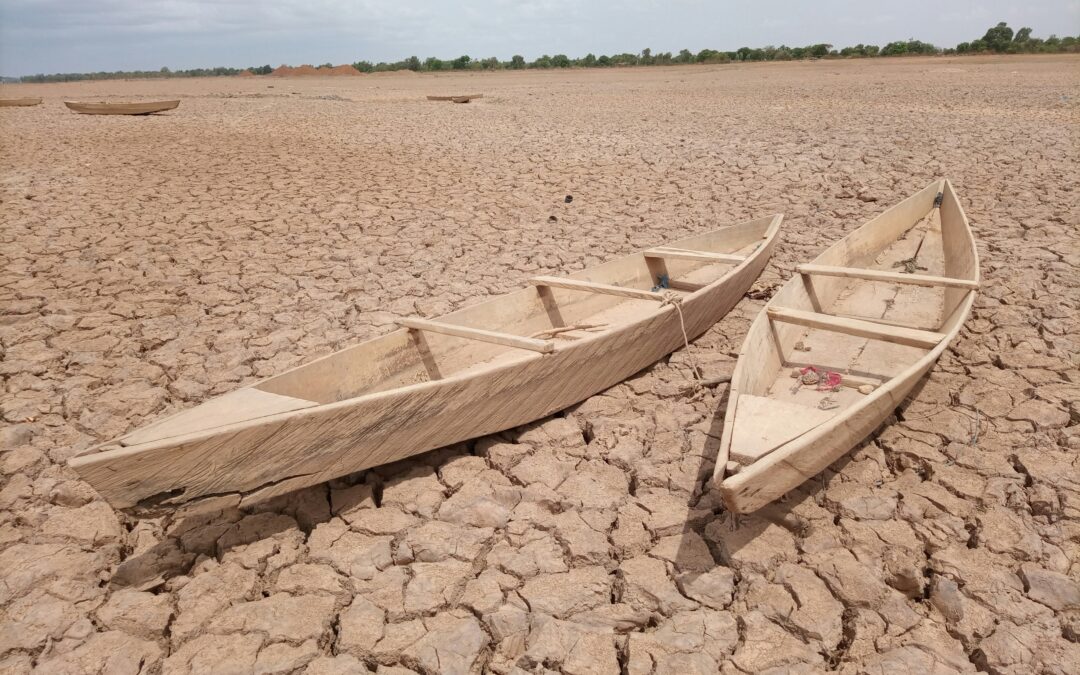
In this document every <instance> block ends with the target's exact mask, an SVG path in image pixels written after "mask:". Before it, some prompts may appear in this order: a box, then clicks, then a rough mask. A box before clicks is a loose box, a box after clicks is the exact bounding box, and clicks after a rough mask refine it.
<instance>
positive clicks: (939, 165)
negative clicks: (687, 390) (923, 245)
mask: <svg viewBox="0 0 1080 675" xmlns="http://www.w3.org/2000/svg"><path fill="white" fill-rule="evenodd" d="M346 80H347V81H346ZM271 87H272V88H271ZM443 90H455V91H456V90H461V91H466V90H468V91H477V92H481V91H482V92H483V93H484V98H483V99H480V100H477V101H474V102H472V103H470V104H469V105H467V106H465V105H461V106H452V105H445V104H439V103H429V102H427V101H426V100H425V95H426V94H428V93H431V92H433V91H443ZM2 94H3V96H5V97H9V96H10V97H16V96H42V97H44V99H45V102H44V104H43V105H41V106H35V107H33V108H11V109H5V110H4V111H3V114H2V115H0V130H2V132H3V135H2V138H3V140H2V141H0V143H2V145H3V151H2V152H0V177H2V181H0V200H2V204H0V237H2V240H0V262H2V265H0V378H2V384H3V396H2V403H0V415H2V417H3V429H2V431H0V672H3V673H9V672H10V673H25V672H32V671H34V670H35V669H36V670H37V671H39V672H42V673H56V672H62V673H63V672H71V673H77V672H95V673H99V672H100V673H105V672H109V673H137V672H145V673H158V672H162V673H187V672H206V671H208V670H210V669H214V670H217V671H219V672H223V671H230V672H252V671H257V672H262V673H292V672H307V673H351V672H378V673H384V674H386V673H389V674H398V675H400V674H404V673H409V672H416V673H425V674H427V673H436V672H446V673H469V672H493V673H522V672H560V673H567V674H568V675H572V674H577V673H613V674H617V673H620V672H626V673H635V674H636V673H658V674H659V673H673V674H674V673H680V674H681V673H696V672H700V673H714V672H717V671H720V672H725V673H740V672H742V673H753V672H765V671H770V670H773V671H790V670H798V671H801V672H817V671H827V670H838V671H841V672H846V673H861V672H868V673H877V672H896V671H902V670H905V669H906V670H913V671H914V670H917V671H925V672H941V673H946V672H954V671H955V672H973V671H976V670H982V671H987V672H992V673H1032V672H1040V673H1042V672H1045V673H1070V672H1076V668H1077V666H1076V664H1077V663H1080V646H1078V645H1077V635H1078V633H1080V588H1078V585H1077V581H1076V580H1077V577H1078V574H1080V568H1078V565H1080V561H1078V557H1080V522H1078V518H1080V478H1078V476H1080V471H1078V470H1077V451H1078V450H1080V409H1078V400H1080V385H1078V382H1080V364H1078V361H1077V353H1078V352H1080V340H1078V338H1077V335H1080V319H1078V318H1077V305H1078V303H1080V292H1078V287H1080V274H1078V270H1080V243H1078V239H1080V236H1078V234H1077V226H1078V225H1080V199H1078V194H1077V189H1076V185H1078V184H1080V171H1078V168H1077V163H1076V155H1077V140H1076V135H1075V128H1076V121H1077V115H1078V109H1077V101H1078V100H1080V59H1078V58H1076V57H1053V58H1038V57H1036V58H963V59H951V60H950V59H887V60H880V61H850V62H831V61H821V62H814V63H792V64H764V65H761V66H746V67H736V66H725V67H700V68H698V67H683V68H664V69H661V68H656V69H635V70H625V71H624V70H620V71H617V72H610V71H580V72H567V73H547V72H528V73H516V74H512V73H499V74H492V75H482V76H480V75H472V74H466V75H452V76H445V77H444V76H438V77H435V76H427V75H390V76H365V77H355V78H341V79H323V78H313V79H277V78H274V79H269V78H244V79H240V78H219V79H206V80H191V81H189V80H184V81H180V80H166V81H153V82H85V83H71V84H66V85H42V86H29V85H15V86H9V85H4V86H3V87H2ZM140 96H141V97H147V98H180V99H181V100H182V101H183V102H182V105H181V106H180V108H178V109H177V110H176V111H173V112H170V113H165V114H162V115H158V116H154V117H150V118H145V119H139V118H134V119H133V118H110V117H88V116H79V115H72V114H70V113H69V112H68V111H66V110H65V109H63V107H62V104H61V103H60V102H61V101H62V100H63V99H64V98H70V99H80V100H81V99H85V100H101V99H107V98H109V97H115V98H117V99H132V98H135V97H140ZM941 176H946V177H948V178H950V179H951V181H952V182H953V184H954V185H955V186H956V188H957V191H958V193H959V194H960V195H961V197H962V199H963V202H964V207H965V209H966V210H967V213H968V216H969V218H970V219H971V222H972V227H973V229H974V231H975V235H976V237H977V239H978V242H979V249H980V250H979V252H980V255H981V257H982V261H983V286H982V289H981V290H980V294H979V298H978V300H977V302H976V305H975V309H974V311H973V313H972V316H971V318H970V320H969V321H968V322H967V325H966V326H965V328H964V330H963V331H962V333H961V335H960V337H959V338H958V339H957V341H956V342H955V343H954V344H953V345H952V347H951V348H950V349H949V350H948V351H947V352H946V354H945V355H944V356H943V358H942V359H941V361H940V362H939V363H938V365H937V366H936V367H935V368H934V370H933V371H932V374H931V376H930V377H929V378H928V380H927V381H926V382H925V383H924V384H923V385H922V386H920V387H918V388H917V389H916V391H915V392H914V393H913V394H912V396H911V397H910V399H909V400H908V401H907V402H906V403H905V405H904V407H903V408H902V409H901V411H900V412H899V414H898V415H897V417H896V419H894V420H892V421H891V422H890V423H889V424H887V425H886V426H885V427H884V428H883V429H882V430H881V431H880V433H879V434H877V435H876V436H875V437H873V438H872V439H871V441H870V442H868V443H866V444H863V445H862V446H861V447H859V448H858V449H856V450H855V451H854V452H852V453H851V454H850V455H849V456H848V457H846V458H844V459H843V460H841V461H839V462H837V463H836V464H834V465H833V466H832V467H831V468H830V469H829V470H827V471H826V472H825V473H824V474H823V475H822V476H820V477H818V478H817V479H815V480H813V481H811V482H809V483H807V484H805V485H804V486H803V487H802V488H800V489H799V490H797V491H795V492H793V493H791V494H789V495H788V496H787V498H786V499H785V500H783V501H781V502H778V503H775V504H773V505H771V506H769V507H768V508H766V509H764V510H762V511H760V512H758V513H756V514H754V515H752V516H746V517H740V518H738V519H734V518H731V517H729V516H727V515H725V514H724V513H723V510H722V508H721V502H720V499H719V495H718V494H717V493H716V492H715V491H714V490H712V489H710V487H709V486H708V484H707V479H708V477H709V475H710V474H711V472H712V461H713V459H714V457H715V454H716V444H717V442H718V439H719V432H720V425H721V421H722V419H723V410H724V407H725V405H726V394H727V390H726V387H725V386H720V387H718V388H716V389H715V390H712V391H710V392H708V393H707V394H705V395H699V396H696V397H695V396H689V395H685V394H682V393H681V391H682V390H683V388H684V387H685V385H686V382H687V377H688V372H689V371H688V359H687V356H686V354H685V353H683V352H681V351H680V352H676V353H675V354H674V355H673V356H672V357H671V358H670V359H667V360H665V361H664V362H662V363H659V364H657V365H656V366H654V367H651V368H649V369H647V370H646V371H644V372H642V373H640V374H638V375H636V376H635V377H633V378H631V379H629V380H627V381H626V382H624V383H622V384H619V385H617V386H615V387H613V388H612V389H610V390H608V391H606V392H604V393H602V394H600V395H597V396H594V397H592V398H590V399H588V400H587V401H585V402H584V403H582V404H580V405H578V406H575V407H573V408H571V409H569V410H567V411H565V413H564V414H561V415H558V416H556V417H553V418H549V419H546V420H543V421H541V422H539V423H537V424H533V425H530V426H528V427H524V428H519V429H515V430H512V431H510V432H507V433H503V434H499V435H497V436H493V437H486V438H482V439H478V440H476V441H474V442H471V443H468V444H463V445H461V446H456V447H451V448H445V449H442V450H437V451H434V452H431V453H427V454H425V455H422V456H420V457H417V458H414V459H412V460H409V461H405V462H401V463H399V464H394V465H389V466H384V467H379V468H377V469H373V470H370V471H367V472H365V473H363V474H360V475H355V476H352V477H351V478H350V479H348V480H340V481H335V482H332V483H330V484H325V485H319V486H316V487H312V488H308V489H305V490H303V491H300V492H297V493H294V494H291V495H287V496H284V497H280V498H276V499H275V500H273V501H271V502H267V503H265V504H262V505H259V506H257V507H255V508H251V509H248V510H245V511H237V510H232V511H226V512H221V513H215V514H209V515H204V516H199V517H191V518H186V519H169V518H162V519H156V520H142V521H135V520H131V519H129V518H128V517H126V516H124V515H123V514H120V513H118V512H116V511H114V510H113V509H112V508H110V507H109V506H108V505H107V504H106V503H105V502H104V501H102V500H101V499H100V497H98V496H97V495H96V494H95V493H94V492H93V491H92V490H91V489H89V488H88V486H87V485H86V484H84V483H82V482H80V481H79V480H77V478H76V477H75V475H74V474H73V472H71V471H70V470H69V469H67V468H66V467H65V465H64V461H65V460H66V459H67V458H68V457H69V456H71V455H72V454H73V453H75V452H76V451H78V450H80V449H82V448H85V447H89V446H90V445H92V444H94V443H96V442H98V441H101V440H105V439H107V438H111V437H115V436H117V435H119V434H121V433H123V432H125V431H127V430H130V429H133V428H135V427H136V426H138V425H139V424H140V423H143V422H145V421H148V420H150V419H152V418H154V417H156V416H158V415H160V414H164V413H167V412H170V411H174V410H179V409H183V408H187V407H191V406H193V405H194V404H196V403H198V402H200V401H203V400H206V399H207V398H209V397H210V396H212V395H215V394H218V393H224V392H226V391H229V390H231V389H234V388H236V387H237V386H239V385H241V384H243V383H246V382H248V381H251V380H252V379H253V378H257V377H265V376H269V375H273V374H275V373H280V372H282V371H283V370H285V369H287V368H289V367H291V366H294V365H297V364H299V363H301V362H302V361H304V360H307V359H310V358H313V357H315V356H319V355H322V354H326V353H329V352H331V351H333V350H335V349H339V348H341V347H343V346H345V345H348V344H352V343H354V342H356V341H359V340H361V339H364V338H367V337H371V336H374V335H378V334H381V333H383V332H386V331H388V330H390V329H391V328H392V326H393V325H394V324H393V322H394V320H395V319H396V318H397V317H402V316H437V315H439V314H442V313H445V312H447V311H451V310H453V309H456V308H459V307H461V306H463V305H465V304H467V303H470V302H475V301H476V300H479V299H482V298H484V297H487V296H489V295H492V294H496V293H501V292H506V291H509V290H512V289H515V288H519V287H521V286H522V284H523V283H524V280H525V279H527V278H528V277H530V276H536V275H542V274H550V275H558V274H560V273H564V272H567V271H572V270H579V269H582V268H584V267H586V266H588V265H592V264H596V263H599V262H602V261H604V260H608V259H611V258H614V257H617V256H619V255H623V254H626V253H629V252H631V251H634V250H637V249H640V248H642V247H645V246H648V245H651V244H654V243H658V242H663V241H670V240H672V239H675V238H677V237H681V236H686V235H689V234H693V233H695V232H702V231H706V230H709V229H713V228H714V227H715V226H716V224H717V223H722V222H735V221H738V220H743V219H747V218H752V217H758V216H763V215H766V214H768V213H772V212H776V211H782V212H784V213H785V214H786V217H785V223H784V232H783V234H782V241H781V243H780V245H779V246H778V247H777V250H776V253H775V255H774V257H773V260H772V262H771V263H770V265H769V267H767V268H766V271H765V272H764V274H763V275H762V276H761V278H760V279H759V280H758V282H757V283H756V284H755V286H754V288H753V289H752V290H751V292H750V293H749V294H748V297H747V298H745V299H744V300H743V301H742V302H740V304H739V305H738V306H737V307H736V308H735V310H734V311H733V312H732V313H731V314H730V315H729V316H728V317H727V318H725V319H724V320H722V321H721V322H720V323H718V324H717V325H716V326H715V327H713V328H712V329H711V330H709V331H708V332H707V333H706V334H705V335H704V336H703V337H702V338H700V339H699V340H697V341H696V342H695V343H694V344H693V345H692V349H693V352H694V355H695V358H696V359H697V361H698V362H699V363H700V364H701V365H702V366H703V368H704V369H705V371H706V376H709V377H715V376H719V375H723V374H725V373H729V372H730V371H731V369H732V367H733V365H734V354H735V352H736V351H737V350H738V348H739V345H740V344H741V342H742V338H743V335H744V334H745V331H746V329H747V327H748V326H749V323H750V321H751V320H752V318H753V317H754V315H755V314H756V313H757V312H758V311H759V310H760V308H761V307H762V306H763V305H764V303H765V301H766V300H767V299H768V297H770V295H771V293H772V292H773V291H774V290H775V289H776V288H777V287H778V286H779V284H780V283H781V282H782V281H783V280H784V279H786V278H788V276H789V275H790V274H791V272H792V270H793V269H794V266H795V265H796V264H798V263H799V262H805V261H808V260H811V259H813V257H814V256H815V255H817V253H819V252H820V251H821V250H823V249H824V248H825V247H826V246H828V245H829V244H830V243H832V242H834V241H836V240H837V239H839V238H840V237H842V236H843V235H844V234H845V233H847V232H850V231H851V230H853V229H854V228H855V227H857V226H858V225H859V224H861V223H862V222H865V221H866V220H867V219H868V218H869V217H872V216H873V215H875V214H876V213H878V212H880V211H881V210H883V209H884V208H886V207H887V206H889V205H891V204H893V203H895V202H897V201H899V200H900V199H902V198H903V197H905V196H907V195H908V194H910V193H911V192H912V191H913V190H915V189H918V188H919V187H922V186H924V185H926V184H927V183H929V182H930V181H931V180H933V179H935V178H937V177H941ZM566 195H572V196H573V200H572V202H571V203H566V201H565V196H566Z"/></svg>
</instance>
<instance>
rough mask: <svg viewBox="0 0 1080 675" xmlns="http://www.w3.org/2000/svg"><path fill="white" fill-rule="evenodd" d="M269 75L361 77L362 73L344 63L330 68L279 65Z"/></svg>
mask: <svg viewBox="0 0 1080 675" xmlns="http://www.w3.org/2000/svg"><path fill="white" fill-rule="evenodd" d="M270 74H271V75H277V76H278V77H296V76H298V75H361V74H362V73H361V72H360V71H359V70H357V69H356V68H353V67H352V66H350V65H349V64H347V63H346V64H343V65H340V66H332V67H330V68H316V67H315V66H311V65H307V64H304V65H302V66H298V67H296V68H293V67H291V66H286V65H281V66H278V67H277V68H275V69H274V70H273V72H271V73H270Z"/></svg>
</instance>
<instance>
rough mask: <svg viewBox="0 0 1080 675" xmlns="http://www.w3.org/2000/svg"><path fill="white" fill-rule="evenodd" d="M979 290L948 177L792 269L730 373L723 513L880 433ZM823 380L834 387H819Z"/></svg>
mask: <svg viewBox="0 0 1080 675" xmlns="http://www.w3.org/2000/svg"><path fill="white" fill-rule="evenodd" d="M939 203H940V206H936V204H939ZM978 285H979V257H978V254H977V253H976V250H975V239H974V237H973V236H972V234H971V229H970V228H969V226H968V222H967V218H966V216H965V215H964V210H963V208H961V206H960V203H959V202H958V201H957V198H956V194H955V193H954V192H953V188H952V185H950V184H949V182H948V181H947V180H941V181H937V182H935V183H933V184H931V185H930V186H928V187H926V188H925V189H924V190H922V191H920V192H919V193H918V194H915V195H914V196H912V197H910V198H908V199H906V200H904V201H903V202H901V203H900V204H897V205H896V206H894V207H892V208H891V209H889V210H887V211H885V212H884V213H882V214H881V215H879V216H878V217H877V218H874V219H873V220H871V221H870V222H868V223H866V224H865V225H863V226H862V227H860V228H859V229H858V230H855V231H854V232H852V233H851V234H850V235H848V236H847V237H845V238H844V239H842V240H841V241H839V242H837V243H836V244H834V245H833V246H831V247H829V248H828V249H827V250H826V251H825V252H824V253H822V254H821V255H820V256H818V257H817V259H815V260H814V262H813V263H812V264H809V265H799V266H798V267H797V268H796V273H795V276H794V277H793V278H792V279H791V280H789V281H788V282H787V283H786V284H785V285H784V286H783V287H782V288H781V289H780V291H778V292H777V293H776V295H775V296H773V298H772V299H771V300H770V301H769V303H768V304H767V305H766V306H765V308H764V310H762V312H761V314H760V315H759V316H758V317H757V319H756V320H755V321H754V323H753V324H752V325H751V327H750V331H749V333H748V334H747V336H746V340H745V341H744V343H743V347H742V351H741V352H740V353H739V360H738V362H737V363H736V365H735V371H734V373H733V374H732V379H731V390H730V393H729V396H728V405H727V410H726V413H725V417H724V431H723V434H722V436H721V441H720V450H719V453H718V458H717V463H716V468H715V473H714V477H713V480H714V484H719V487H720V493H721V495H722V496H723V499H724V502H725V504H726V506H727V508H728V509H729V510H731V511H734V512H737V513H749V512H751V511H754V510H756V509H758V508H760V507H762V506H764V505H765V504H767V503H769V502H770V501H772V500H774V499H776V498H777V497H780V496H781V495H783V494H784V493H786V492H788V491H789V490H792V489H794V488H795V487H797V486H799V485H800V484H801V483H803V482H804V481H805V480H807V479H809V478H810V477H812V476H814V475H816V474H818V473H819V472H821V471H822V470H823V469H825V467H827V466H829V465H830V464H832V463H833V462H835V461H836V460H837V459H839V458H841V457H842V456H843V455H844V454H845V453H847V452H848V451H849V450H851V448H853V447H854V446H855V445H856V444H858V443H859V442H860V441H862V440H863V439H864V438H866V437H867V436H868V435H869V434H870V433H872V432H873V431H874V430H875V429H876V428H877V427H878V426H880V425H881V423H882V422H883V421H885V420H886V419H887V418H888V417H889V415H890V414H892V412H893V410H894V409H895V408H896V407H897V406H898V405H899V404H900V403H901V401H903V400H904V398H905V397H906V396H907V395H908V393H909V392H910V391H911V388H912V387H913V386H914V385H915V384H916V383H917V382H918V381H919V379H920V378H922V376H923V375H925V374H926V373H927V371H929V370H930V367H931V366H932V365H933V364H934V362H935V361H936V360H937V358H938V357H939V356H940V355H941V353H942V352H943V351H944V350H945V348H946V347H947V346H948V345H949V343H950V342H951V341H952V339H953V338H955V337H956V335H957V333H958V332H959V331H960V328H961V326H962V325H963V323H964V321H965V320H966V319H967V316H968V313H969V312H970V311H971V306H972V303H973V302H974V301H975V293H976V289H977V288H978ZM808 367H813V368H815V369H816V374H817V376H818V377H819V378H821V380H822V382H819V384H818V385H814V384H812V383H811V382H812V380H813V379H814V376H813V375H810V374H809V371H808V372H807V374H806V375H805V376H804V373H803V372H802V370H803V369H805V368H808ZM796 373H798V377H794V375H795V374H796ZM829 373H836V374H839V376H840V386H839V387H837V388H836V389H835V390H834V391H823V390H820V389H824V388H825V380H826V379H827V378H829ZM833 379H834V380H835V375H833ZM819 387H820V389H819ZM859 387H862V389H861V390H860V389H859ZM865 392H869V393H865ZM729 462H731V463H732V464H731V466H730V467H729V466H728V463H729Z"/></svg>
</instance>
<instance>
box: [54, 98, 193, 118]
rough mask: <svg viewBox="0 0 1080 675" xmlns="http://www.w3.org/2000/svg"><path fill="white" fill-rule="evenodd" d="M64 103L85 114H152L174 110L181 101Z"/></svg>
mask: <svg viewBox="0 0 1080 675" xmlns="http://www.w3.org/2000/svg"><path fill="white" fill-rule="evenodd" d="M64 105H66V106H67V107H68V108H70V109H72V110H74V111H75V112H77V113H82V114H84V115H151V114H153V113H159V112H163V111H165V110H172V109H174V108H175V107H176V106H178V105H180V101H179V100H176V101H137V102H134V103H107V102H104V101H102V102H101V103H80V102H78V101H64Z"/></svg>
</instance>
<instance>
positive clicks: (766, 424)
mask: <svg viewBox="0 0 1080 675" xmlns="http://www.w3.org/2000/svg"><path fill="white" fill-rule="evenodd" d="M835 413H836V411H835V410H820V409H818V408H811V407H810V406H805V405H801V404H799V403H790V402H788V401H778V400H776V399H772V398H768V397H766V396H751V395H750V394H743V395H741V396H739V401H738V404H737V407H736V408H735V428H734V433H733V434H732V437H731V455H730V456H731V458H732V459H734V460H735V461H737V462H739V463H740V464H742V465H744V466H745V465H747V464H752V463H754V462H756V461H757V460H759V459H761V458H762V457H764V456H765V455H767V454H769V453H770V452H772V451H773V450H775V449H777V448H779V447H780V446H781V445H783V444H785V443H787V442H788V441H790V440H792V439H794V438H797V437H799V436H802V435H803V434H805V433H806V432H807V431H809V430H811V429H813V428H814V427H816V426H818V425H819V424H821V423H823V422H825V421H826V420H828V419H830V418H832V417H833V416H834V415H835Z"/></svg>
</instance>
